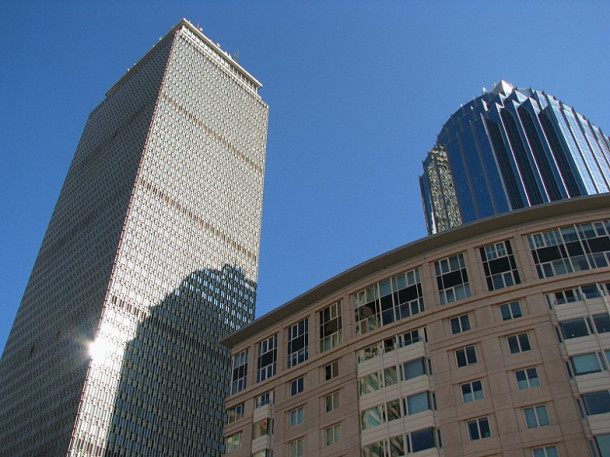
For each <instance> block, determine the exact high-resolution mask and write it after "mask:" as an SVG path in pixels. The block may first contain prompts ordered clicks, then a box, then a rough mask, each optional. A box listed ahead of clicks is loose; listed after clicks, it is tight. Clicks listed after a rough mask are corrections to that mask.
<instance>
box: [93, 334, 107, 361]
mask: <svg viewBox="0 0 610 457" xmlns="http://www.w3.org/2000/svg"><path fill="white" fill-rule="evenodd" d="M111 352H112V343H111V342H110V341H108V340H107V339H105V338H98V339H96V340H95V341H93V342H92V343H91V344H89V355H90V356H91V359H92V360H94V361H96V362H101V361H103V360H104V359H106V357H107V356H108V355H109V354H110V353H111Z"/></svg>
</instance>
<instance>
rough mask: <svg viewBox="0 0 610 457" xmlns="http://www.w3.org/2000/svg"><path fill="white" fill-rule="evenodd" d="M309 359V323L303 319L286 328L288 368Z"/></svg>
mask: <svg viewBox="0 0 610 457" xmlns="http://www.w3.org/2000/svg"><path fill="white" fill-rule="evenodd" d="M308 357H309V323H308V319H307V318H305V319H303V320H302V321H299V322H297V323H296V324H294V325H292V326H290V327H288V368H291V367H295V366H297V365H298V364H299V363H302V362H304V361H306V360H307V359H308Z"/></svg>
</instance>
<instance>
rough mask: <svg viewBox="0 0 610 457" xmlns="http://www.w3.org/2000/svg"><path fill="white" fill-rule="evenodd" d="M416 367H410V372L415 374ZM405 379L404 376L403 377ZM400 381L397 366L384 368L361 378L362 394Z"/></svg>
mask: <svg viewBox="0 0 610 457" xmlns="http://www.w3.org/2000/svg"><path fill="white" fill-rule="evenodd" d="M415 371H416V368H415V367H413V368H410V372H409V373H410V374H414V373H415ZM403 380H404V378H403ZM397 382H398V371H397V369H396V366H395V365H394V366H390V367H387V368H384V369H383V370H382V371H377V372H375V373H371V374H369V375H366V376H363V377H362V378H360V395H361V396H362V395H366V394H368V393H371V392H374V391H376V390H379V389H382V388H383V387H388V386H391V385H394V384H396V383H397Z"/></svg>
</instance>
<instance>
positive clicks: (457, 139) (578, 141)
mask: <svg viewBox="0 0 610 457" xmlns="http://www.w3.org/2000/svg"><path fill="white" fill-rule="evenodd" d="M423 167H424V173H423V174H422V176H421V177H420V185H421V191H422V199H423V204H424V212H425V216H426V224H427V227H428V233H429V234H432V233H438V232H440V231H443V230H447V229H449V228H451V227H456V226H458V225H460V224H461V223H466V222H472V221H475V220H477V219H481V218H484V217H489V216H493V215H494V214H500V213H504V212H507V211H512V210H515V209H518V208H524V207H528V206H533V205H538V204H542V203H548V202H553V201H557V200H563V199H566V198H573V197H578V196H581V195H594V194H599V193H605V192H608V191H610V138H608V137H607V136H606V135H604V133H603V132H602V131H601V129H600V128H599V127H597V126H595V125H593V124H592V123H591V122H590V121H589V120H588V119H587V118H585V117H584V116H583V115H582V114H580V113H578V112H577V111H576V110H574V109H573V108H571V107H570V106H568V105H566V104H565V103H563V102H561V101H560V100H558V99H557V98H555V97H553V96H552V95H549V94H547V93H545V92H541V91H538V90H534V89H519V88H514V87H513V86H512V85H510V84H509V83H507V82H505V81H501V82H500V83H499V84H497V85H496V86H495V87H494V88H493V90H492V91H491V92H485V93H483V95H481V96H480V97H477V98H475V99H474V100H472V101H471V102H470V103H467V104H465V105H464V106H462V107H461V108H460V109H459V110H458V111H456V112H455V113H454V114H453V115H452V116H451V117H450V118H449V120H448V121H447V122H446V123H445V125H443V128H442V129H441V132H440V133H439V135H438V138H437V143H436V145H435V147H434V148H433V149H432V151H431V152H430V153H429V155H428V158H427V159H426V160H425V161H424V164H423Z"/></svg>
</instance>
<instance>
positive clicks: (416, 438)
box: [398, 428, 440, 455]
mask: <svg viewBox="0 0 610 457" xmlns="http://www.w3.org/2000/svg"><path fill="white" fill-rule="evenodd" d="M437 432H438V430H437ZM438 435H439V446H438V447H440V433H439V434H438ZM435 447H437V445H436V443H435V441H434V429H433V428H426V429H423V430H417V431H415V432H411V433H409V434H408V435H407V452H409V453H412V452H413V453H415V452H419V451H424V450H426V449H432V448H435ZM398 455H402V454H398Z"/></svg>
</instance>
